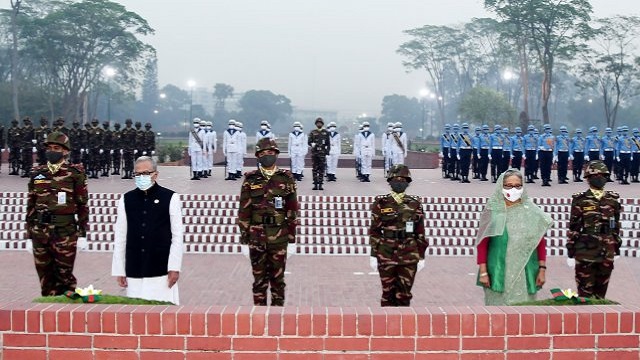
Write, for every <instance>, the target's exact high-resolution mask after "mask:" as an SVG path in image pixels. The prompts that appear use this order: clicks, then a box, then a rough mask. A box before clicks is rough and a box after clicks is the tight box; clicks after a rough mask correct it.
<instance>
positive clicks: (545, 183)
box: [542, 180, 551, 186]
mask: <svg viewBox="0 0 640 360" xmlns="http://www.w3.org/2000/svg"><path fill="white" fill-rule="evenodd" d="M542 186H551V184H549V180H542Z"/></svg>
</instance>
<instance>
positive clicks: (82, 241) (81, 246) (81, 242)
mask: <svg viewBox="0 0 640 360" xmlns="http://www.w3.org/2000/svg"><path fill="white" fill-rule="evenodd" d="M76 247H77V248H78V250H81V251H83V250H87V249H88V248H89V244H88V243H87V238H86V237H78V242H77V243H76Z"/></svg>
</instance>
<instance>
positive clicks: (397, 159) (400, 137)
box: [388, 131, 407, 165]
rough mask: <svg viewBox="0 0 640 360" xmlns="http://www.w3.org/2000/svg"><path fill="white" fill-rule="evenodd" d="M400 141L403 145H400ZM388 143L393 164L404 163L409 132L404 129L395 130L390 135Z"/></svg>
mask: <svg viewBox="0 0 640 360" xmlns="http://www.w3.org/2000/svg"><path fill="white" fill-rule="evenodd" d="M396 138H397V140H396ZM398 142H400V144H402V146H400V145H398ZM388 144H389V149H391V159H392V160H391V161H392V163H393V165H397V164H404V159H405V158H406V157H407V134H406V133H404V132H403V131H394V132H393V133H392V134H391V135H390V136H389V140H388Z"/></svg>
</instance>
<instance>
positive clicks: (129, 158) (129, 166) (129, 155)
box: [122, 150, 134, 171]
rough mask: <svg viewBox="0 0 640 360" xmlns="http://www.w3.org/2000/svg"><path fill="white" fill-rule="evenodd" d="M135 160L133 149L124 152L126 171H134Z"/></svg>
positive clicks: (123, 159)
mask: <svg viewBox="0 0 640 360" xmlns="http://www.w3.org/2000/svg"><path fill="white" fill-rule="evenodd" d="M133 160H134V158H133V150H124V151H123V153H122V161H123V163H124V171H133Z"/></svg>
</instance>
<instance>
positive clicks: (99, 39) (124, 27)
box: [21, 0, 154, 117]
mask: <svg viewBox="0 0 640 360" xmlns="http://www.w3.org/2000/svg"><path fill="white" fill-rule="evenodd" d="M47 6H51V8H49V9H48V11H46V12H44V13H40V12H38V11H37V10H38V9H31V12H30V14H31V16H30V17H28V18H26V19H24V22H23V25H22V32H21V37H22V39H23V40H24V47H23V49H22V52H23V55H22V58H23V59H29V60H30V61H31V62H32V63H33V64H35V65H36V66H37V69H39V71H40V74H38V75H42V78H43V79H44V83H45V84H48V86H49V88H50V89H51V91H52V92H54V93H56V94H59V96H60V97H61V98H62V115H63V116H65V117H70V116H71V115H75V116H78V114H80V113H81V112H82V109H83V103H84V102H85V101H86V96H87V94H88V92H89V91H90V89H91V87H92V86H93V85H95V84H96V83H97V82H99V81H100V76H101V73H102V70H103V69H104V68H105V66H107V65H109V66H112V67H114V68H116V69H117V71H118V72H117V74H118V80H119V85H120V86H121V87H125V86H129V87H133V86H135V85H136V83H137V80H136V79H137V78H138V77H139V76H140V75H141V72H142V69H143V67H144V64H145V63H146V60H147V59H148V58H149V57H150V56H152V55H153V54H154V49H153V47H151V46H150V45H147V44H145V43H143V42H142V41H141V40H139V39H138V38H137V36H140V35H149V34H151V33H153V29H152V28H151V27H150V26H149V25H148V24H147V22H146V20H144V19H143V18H142V17H140V16H139V15H137V14H136V13H133V12H130V11H127V10H126V9H125V7H124V6H122V5H120V4H118V3H115V2H111V1H108V0H83V1H79V2H78V1H70V0H62V1H58V2H55V3H50V4H48V5H47Z"/></svg>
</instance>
